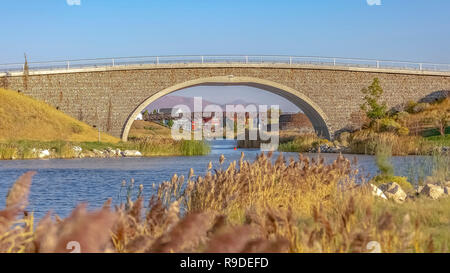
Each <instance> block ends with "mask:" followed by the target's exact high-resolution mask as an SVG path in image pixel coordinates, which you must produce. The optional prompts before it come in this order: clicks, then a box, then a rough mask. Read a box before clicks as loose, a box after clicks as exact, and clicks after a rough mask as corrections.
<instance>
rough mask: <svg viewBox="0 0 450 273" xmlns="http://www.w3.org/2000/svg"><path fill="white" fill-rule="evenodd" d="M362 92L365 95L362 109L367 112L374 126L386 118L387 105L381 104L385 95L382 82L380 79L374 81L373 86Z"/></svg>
mask: <svg viewBox="0 0 450 273" xmlns="http://www.w3.org/2000/svg"><path fill="white" fill-rule="evenodd" d="M361 92H362V93H363V94H364V95H365V96H364V103H363V104H362V105H361V109H362V110H363V111H365V112H366V115H367V117H368V118H369V119H370V121H371V123H372V124H373V123H374V122H375V121H376V120H378V119H382V118H384V117H386V115H387V106H386V103H385V102H380V99H381V96H382V95H383V88H381V86H380V80H379V79H378V78H375V79H373V82H372V84H371V85H370V86H369V87H367V88H363V89H362V90H361Z"/></svg>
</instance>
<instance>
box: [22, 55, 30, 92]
mask: <svg viewBox="0 0 450 273" xmlns="http://www.w3.org/2000/svg"><path fill="white" fill-rule="evenodd" d="M23 55H24V57H25V63H24V64H23V88H24V89H25V90H28V76H29V75H30V68H29V67H28V60H27V54H26V53H24V54H23Z"/></svg>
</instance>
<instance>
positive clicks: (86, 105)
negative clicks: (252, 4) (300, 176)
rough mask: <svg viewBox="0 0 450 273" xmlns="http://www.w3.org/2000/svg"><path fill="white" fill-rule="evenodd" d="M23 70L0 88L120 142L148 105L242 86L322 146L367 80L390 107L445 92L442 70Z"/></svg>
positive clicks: (141, 66) (170, 65)
mask: <svg viewBox="0 0 450 273" xmlns="http://www.w3.org/2000/svg"><path fill="white" fill-rule="evenodd" d="M164 58H165V59H164ZM307 58H309V59H307ZM28 65H29V68H28V69H27V68H25V69H23V68H21V67H18V66H19V65H18V64H17V65H14V64H12V65H9V68H8V69H6V65H3V69H2V65H0V71H8V72H3V73H2V72H0V87H6V88H9V89H13V90H18V91H21V92H23V93H24V94H27V95H29V96H32V97H34V98H36V99H40V100H43V101H45V102H47V103H49V104H51V105H53V106H54V107H56V108H57V109H59V110H61V111H63V112H65V113H67V114H69V115H71V116H73V117H75V118H77V119H79V120H81V121H84V122H86V123H88V124H90V125H95V126H98V127H99V128H100V129H101V130H102V131H104V132H108V133H109V134H111V135H113V136H116V137H120V138H122V139H123V140H125V141H126V140H127V137H128V132H129V130H130V127H131V124H132V122H133V121H134V119H135V118H136V116H137V115H138V113H140V112H141V111H142V110H143V109H144V108H145V107H146V106H147V105H148V104H150V103H151V102H153V101H155V100H156V99H158V98H160V97H162V96H164V95H167V94H169V93H171V92H174V91H177V90H180V89H183V88H186V87H191V86H198V85H248V86H254V87H258V88H261V89H263V90H267V91H270V92H273V93H275V94H278V95H280V96H282V97H284V98H286V99H288V100H290V101H291V102H293V103H294V104H295V105H297V106H298V107H299V108H301V109H302V110H303V111H304V112H305V114H306V115H307V116H308V118H309V119H310V120H311V123H312V124H313V126H314V128H315V130H316V132H317V133H318V134H319V135H322V136H324V137H326V138H333V135H334V134H335V132H337V131H339V130H341V129H343V128H346V127H347V126H349V124H350V122H351V117H352V114H353V113H356V112H357V111H359V105H360V104H361V103H362V99H363V95H362V94H361V89H362V88H364V87H367V86H368V85H370V84H371V82H372V80H373V79H374V78H375V77H378V78H379V79H380V82H381V85H382V87H383V89H384V91H385V93H384V98H385V100H386V101H387V103H388V106H390V107H392V106H395V105H398V104H401V103H405V102H407V101H409V100H415V101H417V100H419V99H421V98H424V97H427V96H433V95H434V94H439V92H441V93H442V91H448V90H450V65H433V64H421V63H417V64H415V63H405V62H383V61H376V60H359V59H353V60H345V59H338V58H315V59H313V58H311V57H277V58H275V57H267V56H263V57H255V56H235V57H231V56H227V57H226V58H225V57H220V58H219V57H211V56H209V57H207V56H195V57H192V56H191V57H185V58H181V57H145V58H144V57H141V58H117V59H97V60H81V61H64V62H56V63H53V62H52V63H50V62H49V63H29V64H28ZM14 66H15V68H16V69H13V68H14ZM19 69H20V70H19Z"/></svg>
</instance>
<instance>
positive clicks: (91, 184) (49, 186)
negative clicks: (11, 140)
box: [0, 141, 428, 218]
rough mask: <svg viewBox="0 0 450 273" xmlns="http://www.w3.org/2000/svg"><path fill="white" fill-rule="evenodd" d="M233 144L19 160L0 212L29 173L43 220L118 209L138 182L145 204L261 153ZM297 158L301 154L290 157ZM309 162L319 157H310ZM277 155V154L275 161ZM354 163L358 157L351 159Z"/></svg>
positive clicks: (400, 161) (6, 174)
mask: <svg viewBox="0 0 450 273" xmlns="http://www.w3.org/2000/svg"><path fill="white" fill-rule="evenodd" d="M233 147H234V141H216V142H213V143H212V152H211V154H210V155H208V156H198V157H152V158H117V159H116V158H113V159H92V158H89V159H71V160H59V159H55V160H19V161H0V209H1V208H3V206H4V205H3V204H5V198H6V195H7V192H8V190H9V188H10V187H11V185H12V184H13V183H14V181H15V180H16V179H17V178H18V177H20V176H21V175H22V174H23V173H25V172H26V171H28V170H35V171H37V174H36V176H35V177H34V179H33V183H32V186H31V193H30V204H29V206H28V210H29V211H34V212H35V216H36V217H37V218H40V217H42V216H44V215H45V213H46V212H48V211H49V210H52V211H53V212H55V213H57V214H58V215H60V216H63V217H65V216H67V215H68V214H69V213H70V211H71V210H72V209H73V208H74V207H75V206H76V205H77V204H78V203H80V202H87V203H88V208H90V209H94V208H98V207H99V206H101V205H102V204H103V203H104V202H105V201H106V200H107V199H108V198H109V197H112V198H113V202H114V203H118V202H120V201H118V196H119V190H120V188H121V182H122V180H127V181H129V180H130V179H131V178H134V180H135V184H136V185H139V184H143V185H144V195H145V197H146V198H148V197H149V196H151V195H152V193H153V191H152V184H153V183H155V184H159V183H161V182H163V181H167V180H170V178H171V176H172V175H173V174H174V173H177V174H178V175H184V176H187V174H188V172H189V169H190V168H193V169H194V171H195V174H196V175H202V174H204V173H205V171H206V168H207V165H208V163H209V162H210V161H212V163H213V166H214V168H218V166H219V163H218V159H219V156H220V154H224V155H225V157H226V161H225V165H226V166H227V165H228V163H229V162H232V161H234V160H239V158H240V153H241V151H244V152H245V155H246V156H245V158H246V159H247V160H251V161H253V160H254V158H255V157H256V155H257V154H258V153H259V150H246V149H239V150H236V151H235V150H234V149H233ZM285 155H286V158H289V157H290V156H292V157H294V158H295V159H297V158H298V154H297V153H285ZM307 155H308V156H309V157H314V156H317V155H314V154H307ZM276 156H277V153H275V154H274V158H276ZM323 156H324V158H325V161H326V162H332V161H333V160H334V159H335V158H336V157H337V155H336V154H323ZM347 157H348V158H349V159H353V158H354V157H355V156H354V155H347ZM356 157H357V159H358V164H357V165H356V168H358V169H359V170H360V173H362V174H364V175H369V176H373V175H374V174H376V173H377V172H378V169H377V167H376V165H375V161H374V157H373V156H366V155H356ZM392 161H393V164H394V166H395V172H396V175H404V176H408V174H409V172H410V170H411V168H412V166H413V164H419V165H423V164H424V162H426V161H428V159H427V158H425V157H393V159H392Z"/></svg>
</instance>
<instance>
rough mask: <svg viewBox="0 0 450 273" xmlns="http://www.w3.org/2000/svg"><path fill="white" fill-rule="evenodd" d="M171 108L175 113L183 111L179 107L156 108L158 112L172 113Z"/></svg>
mask: <svg viewBox="0 0 450 273" xmlns="http://www.w3.org/2000/svg"><path fill="white" fill-rule="evenodd" d="M172 110H173V111H174V113H175V115H180V114H181V113H183V111H182V110H181V108H160V109H158V110H157V113H158V114H169V115H171V114H172Z"/></svg>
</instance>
